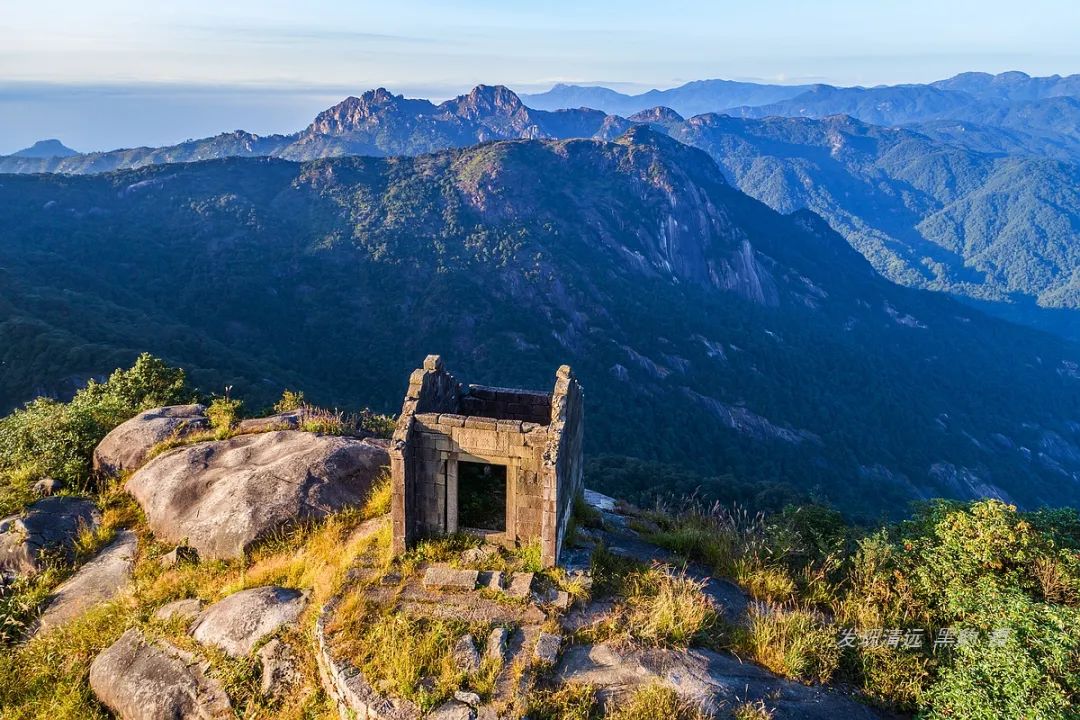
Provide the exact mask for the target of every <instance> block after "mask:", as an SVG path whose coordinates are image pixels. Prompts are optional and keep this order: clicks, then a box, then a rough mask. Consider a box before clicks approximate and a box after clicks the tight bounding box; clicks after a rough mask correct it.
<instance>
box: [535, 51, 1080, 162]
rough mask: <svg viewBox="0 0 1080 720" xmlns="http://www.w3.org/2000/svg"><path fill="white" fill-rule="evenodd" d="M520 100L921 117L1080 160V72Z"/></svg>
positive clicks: (594, 91)
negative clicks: (915, 82)
mask: <svg viewBox="0 0 1080 720" xmlns="http://www.w3.org/2000/svg"><path fill="white" fill-rule="evenodd" d="M522 100H523V101H524V102H525V104H526V105H529V106H530V107H536V108H541V109H545V110H558V109H561V108H577V107H591V108H598V109H600V110H604V111H606V112H609V113H614V114H618V115H632V114H634V113H637V112H641V111H643V110H648V109H650V108H653V107H656V106H664V107H669V108H671V109H672V110H674V111H676V112H677V113H679V114H680V115H682V116H684V117H691V116H693V115H700V114H704V113H724V114H729V115H736V116H739V117H748V118H765V117H773V116H776V117H812V118H824V117H829V116H831V115H850V116H851V117H853V118H856V119H858V120H861V121H863V122H866V123H871V124H874V125H904V126H915V127H914V128H913V129H917V130H919V131H920V132H923V133H925V134H927V135H930V136H931V137H934V138H935V139H939V140H944V141H948V142H950V143H954V144H960V145H963V146H965V147H968V148H970V149H973V150H979V151H984V152H991V153H1005V154H1025V155H1035V156H1042V157H1049V158H1053V159H1057V160H1067V161H1078V160H1080V75H1069V76H1067V77H1061V76H1058V75H1054V76H1051V77H1041V78H1040V77H1031V76H1029V75H1027V74H1025V73H1021V72H1008V73H1002V74H1000V75H990V74H987V73H963V74H961V75H957V76H955V77H953V78H949V79H948V80H941V81H938V82H934V83H930V84H927V85H883V86H878V87H870V88H863V87H835V86H832V85H820V84H819V85H768V84H758V83H739V82H731V81H728V80H700V81H696V82H691V83H687V84H685V85H682V86H680V87H677V88H673V89H671V90H651V91H649V92H647V93H641V94H639V95H624V94H622V93H618V92H615V91H613V90H610V89H608V88H604V87H596V86H581V85H556V86H555V87H554V88H552V89H551V90H549V91H548V92H545V93H539V94H535V95H523V96H522Z"/></svg>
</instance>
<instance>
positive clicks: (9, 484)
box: [0, 354, 190, 514]
mask: <svg viewBox="0 0 1080 720" xmlns="http://www.w3.org/2000/svg"><path fill="white" fill-rule="evenodd" d="M188 399H190V391H189V390H188V389H187V387H186V386H185V384H184V372H183V371H182V370H177V369H174V368H170V367H168V366H167V365H166V364H165V363H164V362H163V361H161V360H159V359H157V358H154V357H152V356H150V355H147V354H143V355H140V356H139V358H138V359H137V360H136V361H135V364H134V365H133V366H132V367H131V368H129V369H127V370H119V369H118V370H116V371H115V372H113V373H112V375H110V376H109V379H108V380H107V381H105V382H104V383H99V382H96V381H93V380H91V381H90V382H89V383H87V385H86V387H84V388H83V389H81V390H79V391H78V392H77V393H76V394H75V397H74V398H72V400H71V402H69V403H61V402H57V401H56V400H50V399H47V398H38V399H36V400H34V401H32V402H29V403H27V404H26V405H25V406H24V407H22V408H20V409H18V410H15V411H14V412H12V413H11V414H10V415H8V416H7V417H5V418H3V419H0V513H5V514H6V513H9V512H14V511H15V510H18V509H19V508H20V507H22V506H23V505H24V504H25V503H26V502H27V501H28V500H29V497H28V495H27V488H28V487H29V485H30V484H31V483H32V482H33V481H34V480H37V479H39V478H42V477H53V478H56V479H57V480H60V481H62V482H63V483H64V484H65V485H67V486H68V487H71V488H74V489H77V490H78V489H85V488H86V487H87V486H88V485H89V483H90V469H91V457H92V455H93V451H94V448H95V447H97V444H98V443H99V442H101V439H102V438H103V437H105V435H106V434H107V433H108V432H109V431H110V430H112V429H113V428H114V427H116V426H117V425H119V424H120V423H121V422H123V421H125V420H127V419H128V418H130V417H132V416H133V415H135V414H136V413H138V412H140V411H141V410H145V409H148V408H151V407H156V406H160V405H169V404H175V403H178V402H182V401H185V400H188Z"/></svg>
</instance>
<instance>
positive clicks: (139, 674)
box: [90, 629, 233, 720]
mask: <svg viewBox="0 0 1080 720" xmlns="http://www.w3.org/2000/svg"><path fill="white" fill-rule="evenodd" d="M90 688H91V689H92V690H93V691H94V695H96V696H97V699H98V700H99V701H101V703H102V704H104V705H105V706H106V707H108V708H109V709H110V710H112V712H113V713H114V714H115V715H116V716H117V717H118V718H119V719H120V720H177V719H178V718H184V719H185V720H188V719H190V720H216V719H217V718H229V717H232V716H233V713H232V708H231V707H230V704H229V698H228V696H226V694H225V691H224V690H222V689H221V687H220V686H219V685H218V684H217V683H216V682H214V681H213V680H211V679H210V678H208V677H207V676H206V673H205V668H204V667H203V665H202V664H201V663H200V662H199V661H198V660H197V659H196V658H195V657H194V656H192V655H190V654H188V653H185V652H182V651H181V650H179V649H177V648H175V647H173V646H171V645H169V644H167V643H150V642H148V641H147V640H146V638H145V637H144V636H143V635H142V633H140V632H139V631H138V630H135V629H132V630H128V631H127V632H125V633H124V634H123V635H121V636H120V639H119V640H117V641H116V642H115V643H114V644H113V645H112V646H110V647H109V648H108V649H106V650H105V651H104V652H102V653H101V654H100V655H98V657H97V658H96V659H95V660H94V662H93V663H92V664H91V665H90Z"/></svg>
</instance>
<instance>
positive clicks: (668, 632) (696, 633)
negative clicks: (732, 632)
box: [582, 548, 717, 647]
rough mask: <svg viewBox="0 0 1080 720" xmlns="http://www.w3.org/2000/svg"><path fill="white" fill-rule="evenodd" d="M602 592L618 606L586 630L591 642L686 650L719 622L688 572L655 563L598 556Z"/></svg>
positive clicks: (604, 554)
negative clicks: (614, 599) (645, 564)
mask: <svg viewBox="0 0 1080 720" xmlns="http://www.w3.org/2000/svg"><path fill="white" fill-rule="evenodd" d="M595 570H599V571H600V572H599V575H600V579H601V581H602V583H603V584H602V586H601V588H602V590H604V591H607V592H611V593H612V594H613V595H615V596H616V598H617V599H616V605H615V607H614V608H613V609H612V611H611V612H610V613H609V614H608V615H607V617H605V618H604V619H603V620H601V621H600V622H599V623H597V624H595V625H592V626H590V627H589V628H586V629H585V630H584V631H582V632H583V635H584V638H585V639H587V640H589V641H591V642H604V641H613V642H619V643H624V644H638V645H652V646H666V647H688V646H689V645H690V644H691V643H693V642H694V641H695V640H696V639H700V638H701V637H702V635H703V634H705V633H706V632H708V631H709V630H711V629H712V628H713V627H714V626H715V625H716V623H717V609H716V607H715V606H714V605H713V603H712V601H711V600H710V599H709V598H708V597H707V596H706V595H705V593H704V592H703V591H702V588H703V587H704V585H705V581H702V580H695V579H694V578H692V577H690V576H688V575H687V574H686V573H685V571H681V570H676V569H674V568H671V567H668V566H665V565H660V564H653V565H652V566H651V567H647V568H646V567H644V566H641V565H638V564H633V563H628V562H627V561H625V560H621V559H617V558H613V557H611V556H610V554H608V553H607V552H606V550H604V549H602V548H600V549H598V550H597V551H596V552H595V553H594V571H595Z"/></svg>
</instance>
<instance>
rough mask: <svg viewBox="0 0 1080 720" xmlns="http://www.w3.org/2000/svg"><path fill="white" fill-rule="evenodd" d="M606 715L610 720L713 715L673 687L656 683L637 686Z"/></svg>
mask: <svg viewBox="0 0 1080 720" xmlns="http://www.w3.org/2000/svg"><path fill="white" fill-rule="evenodd" d="M605 717H606V718H608V720H711V719H712V717H713V714H712V713H710V712H707V711H706V710H705V709H704V708H702V706H701V703H699V702H695V701H694V700H690V699H688V698H685V697H683V696H681V695H679V693H677V692H675V690H674V689H673V688H671V687H668V686H667V685H662V684H660V683H653V684H651V685H645V686H643V687H640V688H638V689H637V690H635V691H634V692H633V693H632V694H631V695H630V697H629V698H626V699H620V701H619V702H618V703H617V704H616V705H615V707H614V708H613V709H612V710H611V711H609V712H608V713H607V714H606V715H605Z"/></svg>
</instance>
